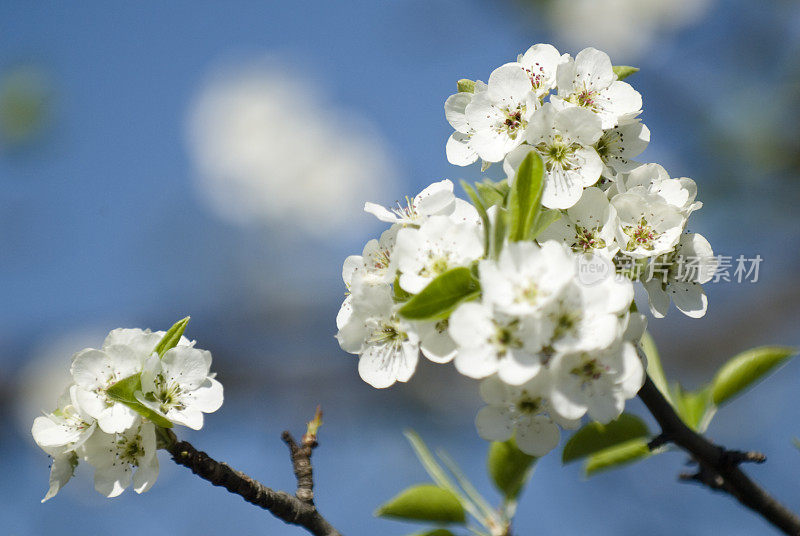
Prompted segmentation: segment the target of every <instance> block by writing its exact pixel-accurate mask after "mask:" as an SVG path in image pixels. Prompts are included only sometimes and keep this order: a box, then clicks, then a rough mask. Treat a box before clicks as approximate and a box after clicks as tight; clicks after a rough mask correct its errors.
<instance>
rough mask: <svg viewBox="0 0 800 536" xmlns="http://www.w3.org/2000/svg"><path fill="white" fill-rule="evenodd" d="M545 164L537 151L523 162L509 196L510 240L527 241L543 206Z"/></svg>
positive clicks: (531, 153)
mask: <svg viewBox="0 0 800 536" xmlns="http://www.w3.org/2000/svg"><path fill="white" fill-rule="evenodd" d="M543 173H544V164H543V163H542V157H541V156H539V153H537V152H536V151H531V152H529V153H528V156H526V157H525V159H524V160H523V161H522V163H521V164H520V165H519V168H518V169H517V174H516V176H515V177H514V184H512V185H511V191H510V192H509V194H508V214H509V221H508V239H509V240H511V241H514V242H518V241H520V240H527V238H528V235H529V234H530V231H531V228H532V227H533V223H534V221H535V220H536V216H537V214H538V213H539V210H540V209H541V206H542V203H541V201H542V191H543V189H544V188H543V186H544V181H543V179H542V177H543Z"/></svg>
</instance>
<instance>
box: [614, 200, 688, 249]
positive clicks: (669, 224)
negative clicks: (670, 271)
mask: <svg viewBox="0 0 800 536" xmlns="http://www.w3.org/2000/svg"><path fill="white" fill-rule="evenodd" d="M611 205H612V206H613V207H614V208H615V209H616V211H617V217H618V218H619V225H618V226H617V230H616V233H615V234H616V239H617V244H618V245H619V247H620V250H622V251H623V252H624V253H625V254H626V255H628V256H629V257H632V258H634V259H639V258H644V257H656V256H658V255H662V254H664V253H668V252H670V251H672V249H673V248H674V247H675V245H676V244H677V243H678V240H679V239H680V235H681V233H682V232H683V227H684V225H685V224H686V217H685V216H684V215H683V214H682V213H681V212H680V211H679V209H678V208H676V207H675V206H674V205H672V204H669V203H668V202H667V201H666V200H665V199H664V198H663V197H661V196H660V195H658V194H656V193H651V192H649V191H646V190H644V189H643V188H641V187H640V188H635V189H631V190H629V191H627V192H625V193H621V194H617V195H615V196H614V197H613V198H612V199H611Z"/></svg>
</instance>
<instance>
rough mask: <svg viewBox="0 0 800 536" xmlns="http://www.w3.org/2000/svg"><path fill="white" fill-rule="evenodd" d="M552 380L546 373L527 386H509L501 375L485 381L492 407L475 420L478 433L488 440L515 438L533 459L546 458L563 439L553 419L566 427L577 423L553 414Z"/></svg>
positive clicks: (484, 394) (483, 390)
mask: <svg viewBox="0 0 800 536" xmlns="http://www.w3.org/2000/svg"><path fill="white" fill-rule="evenodd" d="M550 384H551V379H550V377H549V374H548V373H547V372H546V371H543V372H542V373H540V374H539V375H537V376H536V377H535V378H533V379H532V380H530V381H528V382H526V383H524V384H523V385H519V386H513V385H508V384H507V383H504V382H503V381H501V380H500V378H498V377H497V376H490V377H488V378H486V379H485V380H483V381H482V382H481V387H480V393H481V398H483V400H484V401H485V402H486V403H487V404H488V405H487V406H485V407H483V408H482V409H481V410H480V411H479V412H478V415H477V416H476V417H475V427H476V428H477V429H478V434H479V435H480V436H481V437H482V438H484V439H486V440H487V441H507V440H509V439H511V438H512V437H513V438H514V440H515V442H516V444H517V446H518V447H519V449H520V450H521V451H523V452H525V453H527V454H530V455H531V456H544V455H545V454H547V453H548V452H550V451H551V450H553V449H554V448H555V447H556V446H557V445H558V441H559V438H560V435H561V434H560V432H559V430H558V426H557V425H556V423H555V422H553V417H555V418H556V419H558V423H559V424H561V425H562V426H564V427H566V428H574V427H575V426H577V424H578V423H577V421H574V420H568V419H561V418H559V417H558V416H557V415H553V414H552V411H551V409H550V404H549V402H548V398H549V391H550Z"/></svg>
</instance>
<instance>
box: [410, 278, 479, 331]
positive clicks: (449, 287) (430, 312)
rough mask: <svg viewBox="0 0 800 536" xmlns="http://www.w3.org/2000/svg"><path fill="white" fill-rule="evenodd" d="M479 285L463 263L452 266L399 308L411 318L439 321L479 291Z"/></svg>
mask: <svg viewBox="0 0 800 536" xmlns="http://www.w3.org/2000/svg"><path fill="white" fill-rule="evenodd" d="M480 291H481V286H480V283H479V282H478V280H477V279H475V277H473V275H472V271H471V270H470V269H469V268H467V267H466V266H461V267H458V268H453V269H452V270H448V271H446V272H445V273H443V274H441V275H440V276H438V277H437V278H436V279H434V280H433V281H431V282H430V283H428V286H426V287H425V288H424V289H422V291H420V293H419V294H417V295H416V296H414V297H413V298H411V299H410V300H408V301H407V302H406V303H405V305H403V306H402V307H401V308H400V311H399V312H400V315H402V316H403V317H405V318H408V319H410V320H441V319H443V318H447V316H448V315H449V314H450V313H451V312H452V311H453V309H455V308H456V306H458V304H459V303H461V302H463V301H466V300H471V299H472V298H475V297H476V296H478V294H480Z"/></svg>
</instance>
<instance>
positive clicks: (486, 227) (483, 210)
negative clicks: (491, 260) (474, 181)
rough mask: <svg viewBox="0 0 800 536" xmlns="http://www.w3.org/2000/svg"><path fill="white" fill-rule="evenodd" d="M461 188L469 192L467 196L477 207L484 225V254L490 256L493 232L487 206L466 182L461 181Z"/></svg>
mask: <svg viewBox="0 0 800 536" xmlns="http://www.w3.org/2000/svg"><path fill="white" fill-rule="evenodd" d="M461 187H462V188H463V189H464V191H465V192H467V195H468V196H469V198H470V199H471V200H472V204H473V205H474V206H475V210H477V211H478V216H480V218H481V223H482V224H483V253H484V255H487V256H488V255H489V247H490V246H489V244H490V242H489V236H490V235H489V233H490V232H491V222H490V221H489V216H488V215H487V214H486V206H485V205H484V201H483V197H482V196H481V195H478V193H476V192H475V189H474V188H472V186H470V185H469V184H468V183H467V182H466V181H463V180H462V181H461Z"/></svg>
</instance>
